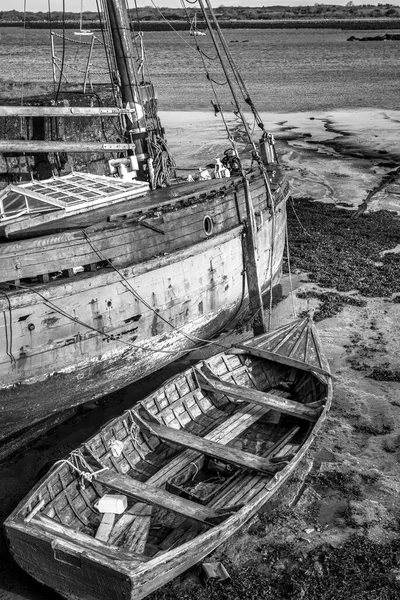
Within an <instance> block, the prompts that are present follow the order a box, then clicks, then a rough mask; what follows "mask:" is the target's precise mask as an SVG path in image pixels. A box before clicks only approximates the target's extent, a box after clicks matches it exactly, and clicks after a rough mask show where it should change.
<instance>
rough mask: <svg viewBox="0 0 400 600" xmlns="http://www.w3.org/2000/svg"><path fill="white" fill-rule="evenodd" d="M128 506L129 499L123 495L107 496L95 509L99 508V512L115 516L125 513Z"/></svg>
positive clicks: (101, 499)
mask: <svg viewBox="0 0 400 600" xmlns="http://www.w3.org/2000/svg"><path fill="white" fill-rule="evenodd" d="M127 506H128V501H127V498H126V496H124V495H122V494H105V496H103V497H102V498H100V500H99V501H98V502H97V503H96V504H95V508H97V510H98V511H99V512H101V513H114V514H115V515H120V514H122V513H123V512H125V510H126V507H127Z"/></svg>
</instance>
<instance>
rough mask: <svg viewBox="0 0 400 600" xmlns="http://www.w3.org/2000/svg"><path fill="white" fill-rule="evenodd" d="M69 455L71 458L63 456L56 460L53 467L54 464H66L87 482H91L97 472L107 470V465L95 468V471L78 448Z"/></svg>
mask: <svg viewBox="0 0 400 600" xmlns="http://www.w3.org/2000/svg"><path fill="white" fill-rule="evenodd" d="M70 457H71V460H68V459H67V458H63V459H61V460H57V461H56V462H55V463H54V465H53V467H55V466H56V465H65V464H67V465H68V466H70V467H71V469H73V470H74V471H76V472H77V473H78V474H79V475H80V477H82V478H83V479H85V480H86V481H88V482H89V483H91V482H92V480H93V478H94V477H96V475H98V474H99V473H102V472H103V471H107V470H108V467H102V468H101V469H97V470H96V471H95V470H94V469H93V468H92V467H91V466H90V465H89V463H88V462H87V460H86V459H85V457H84V456H83V455H82V453H81V451H80V450H74V451H73V452H71V454H70ZM79 463H80V464H79ZM84 469H87V470H86V471H85V470H84Z"/></svg>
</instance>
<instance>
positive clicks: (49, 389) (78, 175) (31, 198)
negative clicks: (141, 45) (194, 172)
mask: <svg viewBox="0 0 400 600" xmlns="http://www.w3.org/2000/svg"><path fill="white" fill-rule="evenodd" d="M106 4H107V12H106V16H107V20H108V21H107V22H108V23H109V24H110V27H109V28H108V29H107V31H108V30H110V31H112V34H113V37H112V39H111V38H110V44H108V43H107V45H106V47H107V48H110V47H111V42H113V44H114V47H115V61H116V68H118V71H119V74H118V77H117V74H115V73H114V80H115V81H116V80H117V81H119V93H120V99H121V103H120V104H121V105H120V106H119V107H118V106H117V107H115V108H107V107H98V106H80V107H77V108H74V107H72V106H66V105H64V104H62V105H60V103H58V104H57V103H53V105H52V106H18V107H0V117H4V118H7V119H10V118H11V117H12V116H13V117H14V118H15V119H18V120H21V122H23V123H25V125H26V131H25V134H26V135H25V137H26V139H25V140H24V139H23V140H21V139H19V140H10V139H3V140H0V153H4V157H5V158H4V160H6V161H7V160H9V159H10V157H11V158H13V157H14V158H13V160H14V159H15V160H17V159H18V161H19V162H18V161H17V162H18V165H21V161H25V162H26V161H28V159H29V157H35V156H40V160H41V161H42V162H43V156H47V157H49V156H51V157H53V158H54V160H55V158H57V161H56V162H57V165H58V167H59V168H60V169H61V167H62V164H64V163H63V161H65V160H67V157H68V156H70V155H71V153H74V152H75V153H78V155H77V156H79V153H80V152H86V153H89V154H90V153H93V152H100V151H101V152H104V153H106V156H107V157H110V156H114V157H115V156H116V154H115V153H124V152H125V155H124V157H123V158H121V156H116V158H110V160H109V163H110V168H111V170H112V171H113V172H114V174H118V173H119V175H120V176H121V177H119V178H118V177H110V176H109V177H104V176H101V175H99V174H98V173H93V172H92V173H83V172H75V171H74V172H72V173H67V174H61V176H55V175H54V176H51V177H49V176H48V175H47V177H45V178H44V179H42V180H40V181H38V180H36V179H35V180H34V181H30V182H26V183H18V182H17V183H16V182H15V179H14V181H13V182H11V183H10V184H9V186H8V187H6V188H5V189H4V190H3V191H2V192H1V193H0V313H2V317H1V319H0V414H1V422H0V446H1V445H3V447H5V446H6V444H7V443H9V442H10V444H11V446H12V447H14V446H13V445H12V444H13V439H14V435H15V433H16V432H17V431H18V432H19V431H21V430H23V429H26V428H31V427H32V425H33V424H34V423H37V422H41V421H42V420H44V419H46V418H47V417H49V416H51V415H56V414H59V411H63V410H64V409H69V408H71V407H74V406H77V405H79V404H81V403H84V402H88V401H92V400H94V399H96V398H98V397H100V396H104V395H105V394H107V393H109V392H112V391H114V390H116V389H119V388H122V387H124V386H126V385H128V384H129V383H131V382H133V381H135V380H137V379H140V378H142V377H144V376H146V375H148V374H149V373H151V372H152V371H154V370H156V369H159V368H161V367H162V366H163V365H165V364H167V363H169V362H171V361H173V360H175V359H176V358H178V357H179V356H181V355H182V352H185V351H187V350H188V349H189V348H192V347H194V346H196V345H197V344H198V343H201V341H202V340H204V339H208V338H209V337H210V336H212V335H214V334H216V333H217V332H218V331H220V329H221V328H223V327H225V326H226V325H227V324H229V323H231V322H232V320H233V319H234V318H235V317H236V316H237V314H238V311H239V310H241V309H242V308H243V307H246V305H247V304H248V302H249V297H250V311H251V313H253V314H255V315H256V320H257V319H258V321H259V323H260V326H261V327H262V322H263V321H262V316H261V315H262V311H261V309H262V306H260V298H261V294H262V293H264V292H270V293H272V292H273V288H274V286H276V285H277V284H278V283H279V280H280V276H281V268H282V258H283V252H284V244H285V227H286V200H287V198H288V195H289V189H288V184H287V181H286V180H285V178H284V176H283V174H282V172H281V170H280V167H279V164H278V159H277V156H276V153H275V150H274V146H273V140H272V138H271V136H269V135H267V133H266V132H265V131H264V130H263V133H262V137H261V148H260V152H259V154H258V153H257V152H258V151H257V149H256V148H255V146H254V147H253V149H252V153H253V158H254V157H256V158H258V160H255V165H256V166H255V167H254V168H253V169H251V170H244V168H243V167H242V166H241V163H240V160H239V158H240V157H239V156H238V154H237V153H236V152H235V150H234V149H231V150H230V152H231V154H232V156H231V158H232V159H233V162H232V168H231V173H230V175H231V177H229V178H216V179H211V180H203V179H200V180H198V181H190V182H189V181H185V182H181V183H176V181H175V184H174V182H172V183H173V184H172V185H169V186H165V187H164V184H165V183H166V182H168V177H169V174H171V171H170V170H169V171H168V172H166V173H165V172H163V171H162V167H163V166H165V165H166V164H167V167H168V164H169V166H171V165H170V161H169V155H168V153H167V150H166V148H167V146H166V144H165V139H164V137H163V129H162V127H161V125H160V122H159V119H158V117H157V116H156V114H155V112H154V111H155V105H156V104H155V97H154V90H153V87H152V85H151V84H149V83H148V82H146V81H143V80H142V77H141V75H140V74H138V73H137V67H136V61H135V60H134V59H133V58H132V57H133V56H134V55H135V50H134V48H133V46H132V44H133V42H132V36H131V29H130V23H129V21H128V19H127V15H126V10H125V3H124V2H122V1H121V0H107V3H106ZM105 18H106V17H105V16H104V15H103V19H105ZM215 35H216V33H213V34H212V37H213V39H214V38H215ZM214 41H215V40H214ZM216 43H217V42H216ZM141 99H143V104H140V101H141ZM247 104H248V105H251V106H252V104H251V102H250V103H249V102H247ZM253 108H254V107H253ZM254 110H255V109H254ZM110 115H111V117H113V118H114V117H115V118H117V119H119V120H122V121H123V122H124V123H125V126H126V136H125V139H124V140H123V141H122V142H121V140H119V141H118V142H117V143H115V144H114V143H103V142H99V141H93V140H92V141H90V142H83V141H81V139H82V137H83V133H84V132H83V129H79V127H80V125H79V123H80V122H81V121H80V120H82V119H84V120H86V121H87V120H88V119H91V118H92V117H93V118H95V117H96V118H101V119H105V118H108V117H109V116H110ZM111 117H110V118H111ZM71 119H72V120H74V123H75V125H74V127H75V128H77V129H76V132H78V138H79V139H75V140H70V139H68V134H70V133H71V131H72V132H73V131H74V127H71V126H69V124H68V123H69V122H70V121H71ZM86 121H85V122H86ZM18 122H19V121H18ZM244 122H245V119H244ZM57 123H58V126H57V127H56V125H57ZM40 124H41V125H40ZM39 125H40V127H39ZM260 126H262V123H261V125H260ZM244 127H245V128H246V127H247V125H246V124H245V125H244ZM49 131H50V132H51V133H52V135H51V136H50V137H49V135H47V134H48V133H49ZM40 132H42V133H43V136H44V139H40V135H39V134H40ZM57 132H58V133H59V135H58V136H57V135H54V133H56V134H57ZM46 136H47V137H46ZM55 138H56V139H55ZM65 138H67V139H65ZM112 152H114V155H113V154H110V153H112ZM46 153H47V154H46ZM107 153H108V154H107ZM18 157H19V158H18ZM227 157H228V158H227V160H228V159H229V153H228V154H227ZM61 159H62V160H61ZM10 160H11V159H10ZM35 160H36V159H35ZM38 160H39V159H38ZM42 162H41V163H40V164H42ZM228 162H229V160H228ZM7 164H8V163H7ZM24 164H25V163H24ZM32 164H33V163H32ZM34 164H35V165H36V162H35V163H34ZM96 164H97V163H96ZM18 168H19V167H18ZM32 168H33V167H32ZM61 170H62V169H61ZM13 176H14V177H16V173H14V175H13ZM158 184H159V185H158ZM160 185H162V187H159V186H160ZM249 292H250V293H249ZM261 330H262V329H261Z"/></svg>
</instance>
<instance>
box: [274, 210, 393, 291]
mask: <svg viewBox="0 0 400 600" xmlns="http://www.w3.org/2000/svg"><path fill="white" fill-rule="evenodd" d="M356 212H357V211H351V210H345V209H342V208H338V207H337V206H335V205H333V204H323V203H321V202H313V201H311V200H309V199H307V198H298V199H293V200H292V201H291V202H289V203H288V232H289V248H290V254H291V263H292V265H291V266H292V269H293V270H295V269H297V270H300V271H306V272H308V273H309V278H310V280H311V281H314V282H316V283H318V284H319V285H321V286H323V287H328V288H335V289H336V290H337V291H338V292H349V291H353V290H357V291H358V292H359V293H360V294H362V295H363V296H367V297H386V298H389V297H391V296H392V295H393V294H395V293H398V292H399V291H400V283H399V277H398V273H399V268H400V254H398V253H394V252H390V251H391V250H393V249H394V248H395V247H396V246H397V245H398V244H400V228H399V218H398V217H396V216H394V215H393V213H390V212H388V211H379V212H374V213H367V214H363V215H360V216H357V217H356ZM384 252H385V254H383V253H384ZM285 268H286V269H287V266H286V267H285Z"/></svg>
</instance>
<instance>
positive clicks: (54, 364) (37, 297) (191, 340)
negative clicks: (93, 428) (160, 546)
mask: <svg viewBox="0 0 400 600" xmlns="http://www.w3.org/2000/svg"><path fill="white" fill-rule="evenodd" d="M279 209H280V210H279V211H277V213H276V223H275V235H274V245H273V246H274V252H273V260H272V270H271V263H270V260H271V237H272V220H268V218H265V219H264V220H263V221H261V224H260V225H259V227H258V232H257V249H258V259H259V263H258V268H259V274H260V280H261V281H262V285H263V288H264V290H268V289H269V288H270V283H271V277H270V274H271V272H272V284H273V285H275V284H277V283H278V282H279V278H280V274H281V267H282V257H283V251H284V243H285V226H286V207H285V201H283V202H281V204H280V206H279ZM242 233H243V226H242V225H240V226H237V227H235V228H232V229H230V230H229V231H226V232H223V233H220V234H218V235H215V236H213V237H210V238H208V239H206V240H205V241H203V242H200V243H197V244H195V245H192V246H189V247H188V248H186V249H182V250H177V251H175V252H172V253H170V254H168V255H166V256H161V257H156V258H152V259H151V260H148V261H146V262H144V263H139V264H134V265H132V266H129V267H124V268H121V269H119V270H112V269H103V270H101V271H98V272H94V273H83V274H81V275H79V276H77V277H75V278H73V279H72V278H71V279H66V280H60V281H54V282H52V283H51V284H50V285H49V284H44V285H41V286H37V287H35V289H34V290H26V291H25V290H19V291H14V292H13V293H12V294H11V293H10V294H9V295H8V297H3V296H0V310H1V311H2V313H3V318H2V319H1V325H0V357H1V360H0V385H1V404H0V408H1V416H2V419H1V427H0V440H4V439H6V438H7V437H9V436H11V435H13V434H14V433H15V432H16V431H17V430H20V429H23V428H26V427H28V426H30V425H31V424H33V423H34V422H37V421H40V420H42V419H45V418H46V417H48V416H50V415H52V414H55V413H57V412H59V411H61V410H64V409H67V408H70V407H72V406H77V405H79V404H81V403H84V402H88V401H90V400H94V399H96V398H98V397H101V396H104V395H105V394H107V393H109V392H111V391H114V390H116V389H120V388H122V387H124V386H126V385H128V384H130V383H132V382H133V381H136V380H138V379H140V378H142V377H144V376H146V375H148V374H150V373H151V372H153V371H155V370H158V369H159V368H161V367H162V366H164V365H166V364H168V363H170V362H172V361H174V360H176V359H177V358H179V356H181V353H182V352H184V351H186V350H187V349H189V348H192V347H194V346H195V345H196V344H197V343H198V342H199V340H198V338H209V337H210V336H212V335H215V333H217V332H218V331H219V329H220V328H221V327H223V326H224V325H225V324H226V322H227V321H229V320H230V319H231V318H232V316H234V315H235V312H236V311H237V309H238V307H239V306H241V305H242V303H243V301H246V296H247V286H246V283H245V281H243V280H244V279H245V277H244V265H243V251H242ZM67 315H68V316H67ZM71 317H72V319H71ZM10 334H11V338H12V339H11V340H10Z"/></svg>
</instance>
